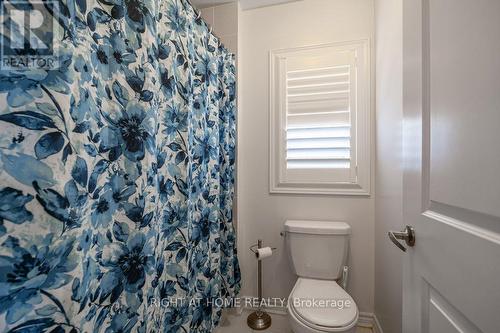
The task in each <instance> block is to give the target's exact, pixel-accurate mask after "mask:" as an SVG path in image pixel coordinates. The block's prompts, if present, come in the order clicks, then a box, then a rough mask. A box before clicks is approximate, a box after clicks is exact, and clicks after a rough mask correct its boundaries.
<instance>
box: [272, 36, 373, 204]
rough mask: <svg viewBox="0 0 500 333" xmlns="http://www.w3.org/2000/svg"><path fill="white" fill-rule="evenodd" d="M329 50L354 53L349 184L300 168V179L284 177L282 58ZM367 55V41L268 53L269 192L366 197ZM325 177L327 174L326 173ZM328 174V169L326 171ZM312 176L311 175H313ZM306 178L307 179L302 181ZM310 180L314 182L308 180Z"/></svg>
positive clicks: (369, 82) (368, 167)
mask: <svg viewBox="0 0 500 333" xmlns="http://www.w3.org/2000/svg"><path fill="white" fill-rule="evenodd" d="M325 48H327V49H329V51H340V52H342V51H354V52H355V55H356V56H355V57H356V71H355V72H356V79H355V84H356V107H355V111H354V112H353V113H352V114H351V117H352V118H354V119H355V126H354V127H351V144H352V145H354V149H353V151H354V155H352V154H351V163H353V162H354V163H355V165H354V166H352V169H351V172H350V177H349V178H350V179H349V181H329V180H328V179H326V177H325V179H321V177H319V178H318V176H317V175H318V174H319V171H318V172H316V171H317V170H315V171H314V172H312V170H313V169H309V170H311V171H307V169H304V171H303V172H305V173H306V174H307V173H311V174H310V175H308V176H307V175H306V177H304V180H297V179H293V180H290V179H287V177H286V167H287V162H286V118H287V109H286V98H287V96H286V75H287V70H286V59H287V57H291V56H294V55H295V56H296V55H297V54H299V53H308V52H321V51H322V50H324V49H325ZM371 87H372V80H371V53H370V43H369V40H368V39H364V40H356V41H348V42H337V43H328V44H319V45H312V46H305V47H295V48H287V49H278V50H271V51H270V52H269V89H270V94H269V96H270V98H269V110H270V113H269V125H270V127H269V133H270V140H269V154H270V155H269V162H270V163H269V192H270V193H281V194H287V193H288V194H320V195H362V196H368V195H370V187H371V164H372V163H371V149H372V134H371V128H372V123H371V118H372V117H371V113H372V111H371V110H372V108H371V105H372V97H371ZM324 171H326V174H328V171H327V170H324ZM330 171H331V170H330ZM313 173H314V174H313ZM306 178H309V180H306ZM311 179H314V181H311Z"/></svg>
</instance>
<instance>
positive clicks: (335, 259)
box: [285, 220, 359, 333]
mask: <svg viewBox="0 0 500 333" xmlns="http://www.w3.org/2000/svg"><path fill="white" fill-rule="evenodd" d="M350 234H351V227H350V226H349V225H348V224H347V223H344V222H324V221H297V220H293V221H290V220H289V221H286V222H285V235H286V236H285V238H286V243H287V247H288V251H289V252H288V253H289V255H290V260H291V263H292V266H293V269H294V271H295V273H296V274H297V276H298V279H297V282H296V283H295V286H294V287H293V290H292V292H291V293H290V296H289V297H288V305H287V312H288V317H289V322H290V325H291V327H292V330H293V332H294V333H325V332H345V333H353V332H355V330H356V323H357V321H358V317H359V312H358V308H357V306H356V303H355V302H354V300H353V299H352V297H351V296H350V295H349V294H348V293H347V291H345V290H344V289H343V288H342V287H341V286H340V285H339V283H341V282H342V281H341V280H342V276H343V272H345V273H344V275H345V276H346V275H347V274H346V272H347V269H344V267H345V265H346V262H347V254H348V251H349V236H350Z"/></svg>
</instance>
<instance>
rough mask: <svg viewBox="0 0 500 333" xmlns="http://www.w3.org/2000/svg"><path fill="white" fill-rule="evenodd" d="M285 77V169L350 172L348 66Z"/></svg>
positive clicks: (294, 73) (291, 74)
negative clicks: (348, 170)
mask: <svg viewBox="0 0 500 333" xmlns="http://www.w3.org/2000/svg"><path fill="white" fill-rule="evenodd" d="M286 74H287V78H286V89H287V94H286V96H287V101H286V103H287V108H286V109H287V113H286V123H287V126H286V162H287V166H286V167H287V168H288V169H350V167H351V117H350V109H351V108H350V94H351V85H350V83H351V80H350V66H349V65H343V66H335V67H326V68H312V69H305V70H292V71H288V72H287V73H286Z"/></svg>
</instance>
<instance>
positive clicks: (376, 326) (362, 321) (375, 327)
mask: <svg viewBox="0 0 500 333" xmlns="http://www.w3.org/2000/svg"><path fill="white" fill-rule="evenodd" d="M358 326H360V327H368V328H371V329H372V331H373V333H384V332H383V331H382V327H381V326H380V322H379V321H378V319H377V316H376V315H375V314H374V313H371V312H360V313H359V319H358Z"/></svg>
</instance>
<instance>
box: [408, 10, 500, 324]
mask: <svg viewBox="0 0 500 333" xmlns="http://www.w3.org/2000/svg"><path fill="white" fill-rule="evenodd" d="M403 1H404V9H403V36H404V39H403V45H404V47H403V48H404V51H403V62H404V69H403V84H404V86H403V91H404V93H403V101H404V103H403V104H404V105H403V107H404V134H405V140H404V148H403V149H404V155H405V166H404V167H405V173H404V191H403V192H404V197H403V204H404V207H403V210H404V218H405V220H404V224H405V225H411V226H413V227H414V230H415V234H416V242H415V245H414V247H408V250H407V251H406V254H405V255H404V261H405V263H404V274H403V275H404V278H403V332H404V333H413V332H415V333H417V332H422V333H427V332H428V333H452V332H453V333H455V332H463V333H469V332H471V333H476V332H484V333H498V332H500V0H403ZM402 227H404V225H402ZM402 244H404V242H402ZM405 246H406V245H405Z"/></svg>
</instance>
